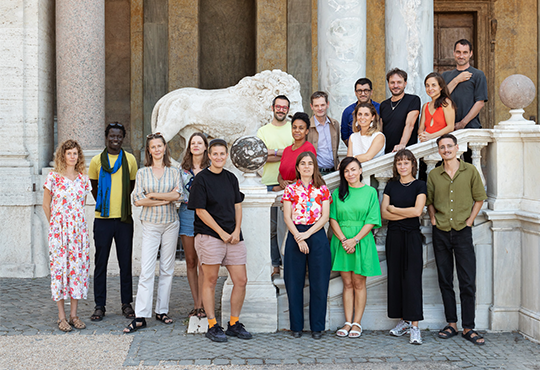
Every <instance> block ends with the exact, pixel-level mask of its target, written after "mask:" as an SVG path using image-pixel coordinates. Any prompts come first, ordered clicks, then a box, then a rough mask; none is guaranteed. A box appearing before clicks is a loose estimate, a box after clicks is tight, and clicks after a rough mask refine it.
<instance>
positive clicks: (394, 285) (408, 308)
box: [386, 226, 424, 321]
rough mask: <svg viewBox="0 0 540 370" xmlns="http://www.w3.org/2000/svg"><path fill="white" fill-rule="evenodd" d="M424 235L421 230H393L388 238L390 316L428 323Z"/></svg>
mask: <svg viewBox="0 0 540 370" xmlns="http://www.w3.org/2000/svg"><path fill="white" fill-rule="evenodd" d="M422 251H423V250H422V235H421V234H420V229H418V228H415V229H406V228H403V227H399V226H396V227H393V228H389V229H388V233H387V236H386V264H387V266H388V317H390V318H392V319H401V318H403V320H407V321H421V320H424V314H423V302H422V272H423V269H424V262H423V258H422V257H423V256H422Z"/></svg>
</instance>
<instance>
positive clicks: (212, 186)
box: [188, 139, 251, 342]
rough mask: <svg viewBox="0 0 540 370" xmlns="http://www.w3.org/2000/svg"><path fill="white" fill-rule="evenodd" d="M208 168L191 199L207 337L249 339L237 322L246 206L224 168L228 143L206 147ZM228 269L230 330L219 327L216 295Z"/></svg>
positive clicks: (242, 291)
mask: <svg viewBox="0 0 540 370" xmlns="http://www.w3.org/2000/svg"><path fill="white" fill-rule="evenodd" d="M208 155H209V157H210V160H211V161H212V163H211V165H210V167H208V168H206V169H204V170H202V171H201V172H199V173H198V174H197V176H195V178H194V180H193V185H192V186H191V191H190V195H189V202H188V209H192V210H195V222H194V223H193V226H194V229H195V249H196V251H197V255H198V257H199V260H200V261H201V268H202V272H203V285H202V301H203V306H204V309H205V311H206V314H207V315H208V331H207V332H206V337H207V338H209V339H211V340H212V341H214V342H226V341H227V336H226V335H225V334H227V335H230V336H236V337H238V338H240V339H251V334H250V333H249V332H248V331H246V329H244V325H243V324H242V323H240V322H239V321H238V319H239V316H240V311H241V310H242V305H243V304H244V297H245V295H246V284H247V271H246V258H247V252H246V246H245V244H244V241H243V237H242V231H241V230H240V226H241V224H242V201H243V200H244V194H242V193H241V192H240V188H239V186H238V179H237V178H236V176H235V175H234V174H233V173H231V172H229V171H227V170H226V169H224V168H223V167H224V166H225V162H226V161H227V157H228V151H227V143H226V142H225V140H222V139H214V140H212V141H211V142H210V144H209V146H208ZM221 265H223V266H225V267H227V270H228V271H229V274H230V276H231V279H232V281H233V289H232V293H231V319H230V321H229V324H228V328H227V331H226V332H225V333H224V332H223V328H222V327H221V326H219V325H218V324H217V320H216V315H215V310H214V309H215V290H216V283H217V279H218V273H219V267H220V266H221Z"/></svg>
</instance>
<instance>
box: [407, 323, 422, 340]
mask: <svg viewBox="0 0 540 370" xmlns="http://www.w3.org/2000/svg"><path fill="white" fill-rule="evenodd" d="M410 331H411V338H410V339H409V343H411V344H422V333H421V332H420V329H419V328H418V326H411V330H410Z"/></svg>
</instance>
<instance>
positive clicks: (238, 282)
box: [201, 265, 247, 319]
mask: <svg viewBox="0 0 540 370" xmlns="http://www.w3.org/2000/svg"><path fill="white" fill-rule="evenodd" d="M201 267H202V270H203V272H204V279H203V284H202V302H203V305H204V310H205V311H206V314H207V316H208V319H214V318H215V317H216V313H215V292H216V283H217V279H218V274H219V267H220V265H201ZM226 267H227V270H229V274H230V276H231V279H232V282H233V290H232V292H231V316H237V317H238V316H240V311H242V305H243V304H244V297H245V296H246V285H247V273H246V265H230V266H226Z"/></svg>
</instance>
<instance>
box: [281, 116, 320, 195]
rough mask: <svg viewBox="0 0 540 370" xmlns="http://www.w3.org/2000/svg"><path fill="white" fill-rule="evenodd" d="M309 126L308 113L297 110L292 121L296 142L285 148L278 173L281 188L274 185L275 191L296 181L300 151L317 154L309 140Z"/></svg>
mask: <svg viewBox="0 0 540 370" xmlns="http://www.w3.org/2000/svg"><path fill="white" fill-rule="evenodd" d="M309 126H310V123H309V116H308V115H307V113H304V112H296V113H295V114H294V116H293V118H292V123H291V128H292V136H293V139H294V143H293V144H292V145H291V146H288V147H286V148H285V149H283V155H282V156H281V162H280V164H279V175H278V182H279V187H280V189H276V188H277V187H274V190H275V191H279V190H283V189H285V187H286V186H287V185H289V184H292V183H294V182H296V158H297V157H298V155H299V154H300V153H303V152H312V153H313V154H317V153H316V151H315V147H314V146H313V144H311V143H310V142H309V141H307V134H308V133H309Z"/></svg>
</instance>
